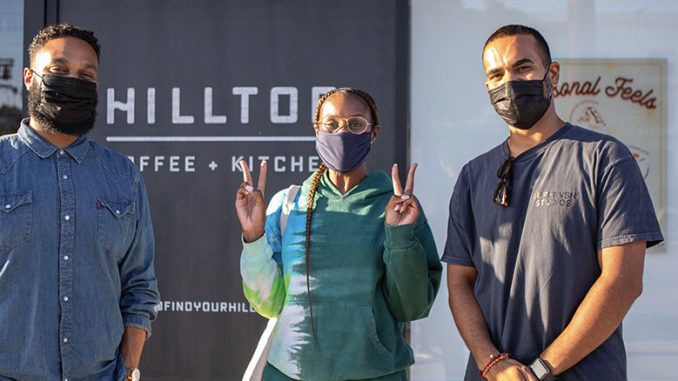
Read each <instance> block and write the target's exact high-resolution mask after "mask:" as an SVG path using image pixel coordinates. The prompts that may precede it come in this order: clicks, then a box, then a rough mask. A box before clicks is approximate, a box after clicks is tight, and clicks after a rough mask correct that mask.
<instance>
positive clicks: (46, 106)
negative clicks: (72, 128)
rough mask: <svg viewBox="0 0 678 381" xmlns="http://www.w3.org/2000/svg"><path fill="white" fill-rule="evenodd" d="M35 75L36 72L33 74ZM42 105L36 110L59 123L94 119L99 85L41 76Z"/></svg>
mask: <svg viewBox="0 0 678 381" xmlns="http://www.w3.org/2000/svg"><path fill="white" fill-rule="evenodd" d="M33 73H35V72H33ZM35 75H37V76H38V77H40V79H41V81H42V86H41V87H40V103H39V104H38V105H37V107H36V110H37V111H38V112H40V113H41V114H43V115H44V116H46V117H48V118H50V119H52V120H54V121H56V122H59V123H65V124H70V123H79V122H83V121H87V120H89V119H91V118H92V116H93V115H94V113H95V112H96V106H97V85H96V84H95V83H94V82H90V81H85V80H83V79H79V78H71V77H62V76H59V75H51V74H43V75H40V74H38V73H35Z"/></svg>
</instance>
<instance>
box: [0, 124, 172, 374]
mask: <svg viewBox="0 0 678 381" xmlns="http://www.w3.org/2000/svg"><path fill="white" fill-rule="evenodd" d="M153 254H154V239H153V229H152V226H151V216H150V212H149V209H148V202H147V197H146V189H145V187H144V183H143V179H142V178H141V175H140V173H139V172H138V170H137V169H136V168H135V167H134V165H133V164H132V162H131V161H130V160H129V159H128V158H126V157H124V156H122V155H120V154H118V153H115V152H113V151H111V150H109V149H107V148H105V147H102V146H100V145H99V144H97V143H95V142H93V141H91V140H89V139H87V138H85V137H81V138H79V139H78V140H77V141H76V142H75V143H73V144H72V145H71V146H69V147H68V148H66V149H63V150H59V149H58V148H57V147H55V146H54V145H52V144H51V143H49V142H48V141H47V140H45V139H44V138H42V137H41V136H40V135H38V134H37V133H36V132H35V131H34V130H33V129H31V128H30V127H29V126H28V119H25V120H24V121H22V123H21V127H20V129H19V131H18V133H17V134H14V135H8V136H4V137H2V138H0V380H4V379H5V378H10V379H17V380H22V381H23V380H26V381H33V380H35V381H38V380H39V381H51V380H54V381H56V380H69V381H77V380H83V381H84V380H88V381H89V380H107V381H110V380H122V379H124V377H125V375H126V372H125V368H124V364H123V361H122V358H121V356H120V354H119V351H118V347H119V345H120V342H121V339H122V335H123V331H124V326H132V327H139V328H143V329H145V330H146V331H147V332H148V334H149V335H150V332H151V321H152V320H153V319H154V318H155V317H156V311H155V306H156V304H157V303H158V302H159V294H158V290H157V281H156V278H155V274H154V270H153Z"/></svg>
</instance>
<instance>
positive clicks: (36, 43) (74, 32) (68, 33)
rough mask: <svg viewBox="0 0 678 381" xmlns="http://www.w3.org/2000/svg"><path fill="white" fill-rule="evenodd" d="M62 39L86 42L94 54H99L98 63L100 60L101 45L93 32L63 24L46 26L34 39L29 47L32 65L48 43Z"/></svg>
mask: <svg viewBox="0 0 678 381" xmlns="http://www.w3.org/2000/svg"><path fill="white" fill-rule="evenodd" d="M61 37H75V38H79V39H81V40H83V41H85V42H86V43H88V44H89V45H90V46H91V47H92V49H94V52H95V53H96V54H97V61H98V60H99V58H100V57H99V56H100V54H101V46H100V45H99V40H98V39H97V38H96V37H94V33H93V32H92V31H91V30H87V29H85V28H81V27H79V26H75V25H73V24H68V23H63V24H55V25H49V26H46V27H45V28H43V29H42V30H40V31H39V32H38V34H36V35H35V37H33V41H31V44H30V45H29V46H28V56H29V57H30V60H31V64H32V63H33V60H34V59H35V55H36V54H37V52H38V51H39V50H40V49H42V47H43V46H45V44H46V43H47V41H50V40H54V39H55V38H61Z"/></svg>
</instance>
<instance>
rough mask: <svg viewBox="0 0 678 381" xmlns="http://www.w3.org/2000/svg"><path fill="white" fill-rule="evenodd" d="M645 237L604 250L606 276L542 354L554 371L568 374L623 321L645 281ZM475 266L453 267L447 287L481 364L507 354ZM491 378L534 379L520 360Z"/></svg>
mask: <svg viewBox="0 0 678 381" xmlns="http://www.w3.org/2000/svg"><path fill="white" fill-rule="evenodd" d="M644 259H645V241H638V242H632V243H629V244H626V245H620V246H612V247H608V248H604V249H602V250H600V251H599V252H598V262H599V263H600V267H601V274H600V276H599V277H598V279H597V280H596V282H595V283H594V284H593V286H592V287H591V289H590V290H589V291H588V293H587V294H586V296H585V297H584V299H583V300H582V302H581V303H580V305H579V307H578V308H577V311H576V312H575V314H574V316H573V317H572V320H571V321H570V323H569V324H568V325H567V327H565V329H564V330H563V332H561V334H560V335H559V336H558V337H557V338H556V339H555V340H554V341H553V342H552V343H551V344H550V345H549V346H548V347H547V348H546V349H545V350H544V351H543V352H542V353H541V355H540V357H541V358H542V359H543V360H544V361H546V362H547V363H548V364H549V366H550V368H551V370H552V373H553V374H554V375H558V374H560V373H563V372H564V371H566V370H567V369H569V368H570V367H572V366H573V365H575V364H576V363H578V362H579V361H580V360H582V359H583V358H584V357H586V356H587V355H588V354H589V353H591V352H592V351H593V350H595V349H596V348H597V347H598V346H600V345H601V344H602V343H603V342H604V341H605V340H606V339H607V338H608V337H609V336H610V335H611V334H612V332H614V330H615V329H616V328H617V327H618V326H619V324H621V322H622V320H623V319H624V316H625V315H626V313H627V312H628V311H629V309H630V308H631V305H632V304H633V301H634V300H635V299H636V298H637V297H638V296H640V294H641V292H642V282H643V265H644ZM477 274H478V273H477V271H476V269H475V268H474V267H469V266H460V265H452V264H450V265H448V267H447V287H448V289H449V295H450V297H449V304H450V309H451V311H452V316H453V317H454V321H455V323H456V325H457V328H458V329H459V332H460V334H461V336H462V338H463V339H464V342H465V343H466V345H467V346H468V348H469V350H470V351H471V354H472V355H473V358H474V359H475V361H476V364H477V365H478V367H480V368H483V367H484V366H485V365H486V364H487V363H488V362H489V360H490V355H496V354H498V353H500V352H501V350H500V349H498V348H497V347H496V346H495V344H494V343H492V340H491V339H490V334H489V331H488V329H487V324H486V322H485V319H484V316H483V312H482V310H481V309H480V305H479V304H478V301H477V300H476V298H475V295H474V293H473V286H474V284H475V280H476V276H477ZM488 379H490V380H534V379H535V378H534V376H533V375H532V374H531V373H530V372H529V370H528V369H527V367H526V366H525V365H523V364H520V363H519V362H517V361H515V360H505V361H501V362H499V363H498V364H497V365H495V366H494V367H493V368H492V370H491V371H490V373H489V374H488Z"/></svg>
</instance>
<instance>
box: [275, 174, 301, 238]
mask: <svg viewBox="0 0 678 381" xmlns="http://www.w3.org/2000/svg"><path fill="white" fill-rule="evenodd" d="M299 189H301V186H300V185H296V184H292V185H290V187H289V188H287V195H286V196H285V202H284V203H283V205H282V213H280V236H283V235H284V234H285V229H286V228H287V219H288V218H289V216H290V213H291V212H292V206H293V205H294V199H295V198H296V197H297V193H299Z"/></svg>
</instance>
